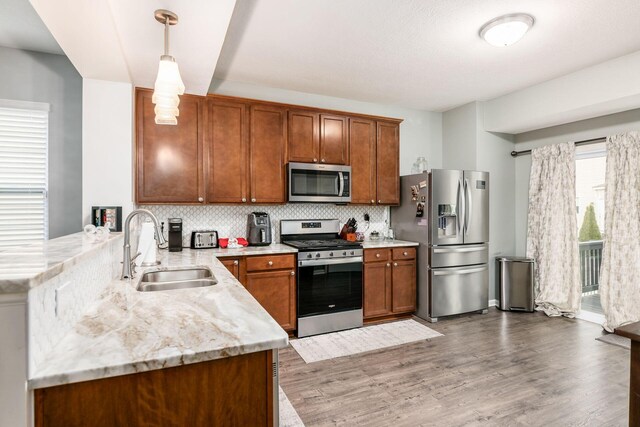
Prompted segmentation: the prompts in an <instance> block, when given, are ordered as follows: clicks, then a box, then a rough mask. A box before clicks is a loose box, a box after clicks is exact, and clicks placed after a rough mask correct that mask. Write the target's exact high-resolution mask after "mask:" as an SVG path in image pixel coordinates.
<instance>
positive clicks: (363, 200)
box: [349, 117, 378, 205]
mask: <svg viewBox="0 0 640 427" xmlns="http://www.w3.org/2000/svg"><path fill="white" fill-rule="evenodd" d="M349 159H350V160H351V204H359V205H369V204H376V202H377V200H378V198H377V195H376V123H375V122H374V121H373V120H367V119H361V118H353V117H352V118H350V119H349Z"/></svg>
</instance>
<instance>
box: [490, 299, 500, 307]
mask: <svg viewBox="0 0 640 427" xmlns="http://www.w3.org/2000/svg"><path fill="white" fill-rule="evenodd" d="M497 306H498V300H497V299H490V300H489V307H497Z"/></svg>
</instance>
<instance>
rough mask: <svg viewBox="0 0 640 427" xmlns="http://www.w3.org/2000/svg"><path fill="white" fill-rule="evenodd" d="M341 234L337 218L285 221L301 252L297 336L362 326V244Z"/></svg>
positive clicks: (283, 235)
mask: <svg viewBox="0 0 640 427" xmlns="http://www.w3.org/2000/svg"><path fill="white" fill-rule="evenodd" d="M339 231H340V221H338V220H337V219H318V220H282V221H280V241H281V242H282V243H284V244H286V245H289V246H293V247H294V248H296V249H298V283H297V285H298V286H297V295H298V306H297V313H298V337H306V336H309V335H317V334H323V333H326V332H334V331H340V330H343V329H351V328H357V327H360V326H362V245H361V244H360V243H358V242H349V241H347V240H343V239H340V238H339Z"/></svg>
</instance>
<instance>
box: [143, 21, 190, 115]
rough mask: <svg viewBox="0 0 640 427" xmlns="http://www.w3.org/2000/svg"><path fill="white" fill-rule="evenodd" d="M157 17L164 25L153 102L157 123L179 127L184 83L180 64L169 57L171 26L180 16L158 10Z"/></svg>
mask: <svg viewBox="0 0 640 427" xmlns="http://www.w3.org/2000/svg"><path fill="white" fill-rule="evenodd" d="M155 17H156V20H158V22H160V23H162V24H164V26H165V28H164V55H162V56H161V57H160V65H159V66H158V77H157V78H156V84H155V86H154V88H153V96H152V98H151V102H153V103H154V104H155V108H154V112H155V113H156V119H155V122H156V124H158V125H177V124H178V118H177V117H178V116H179V115H180V111H179V109H178V105H180V98H179V95H182V94H184V89H185V88H184V83H182V78H181V77H180V70H179V69H178V63H177V62H176V60H175V59H174V58H173V56H171V55H169V26H170V25H175V24H177V23H178V16H177V15H176V14H175V13H173V12H169V11H168V10H163V9H160V10H156V12H155Z"/></svg>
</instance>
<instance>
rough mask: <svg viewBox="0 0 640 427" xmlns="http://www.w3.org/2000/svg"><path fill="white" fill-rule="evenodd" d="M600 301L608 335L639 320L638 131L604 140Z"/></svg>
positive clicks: (639, 135)
mask: <svg viewBox="0 0 640 427" xmlns="http://www.w3.org/2000/svg"><path fill="white" fill-rule="evenodd" d="M600 302H601V303H602V309H603V310H604V316H605V323H604V325H603V326H604V328H605V329H606V330H608V331H610V332H611V331H613V330H614V329H615V328H617V327H618V326H622V325H624V324H626V323H631V322H636V321H638V320H640V132H628V133H625V134H620V135H613V136H610V137H608V138H607V175H606V180H605V218H604V251H603V255H602V270H601V274H600Z"/></svg>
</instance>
